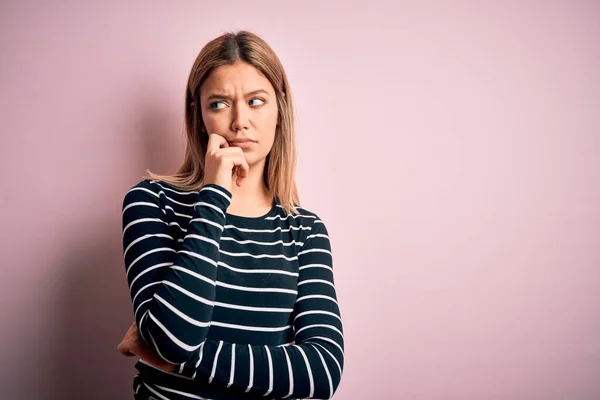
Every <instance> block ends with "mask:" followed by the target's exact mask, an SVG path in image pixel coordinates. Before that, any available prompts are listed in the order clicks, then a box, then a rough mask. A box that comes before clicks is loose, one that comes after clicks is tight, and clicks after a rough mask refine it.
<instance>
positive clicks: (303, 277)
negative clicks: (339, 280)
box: [179, 218, 344, 399]
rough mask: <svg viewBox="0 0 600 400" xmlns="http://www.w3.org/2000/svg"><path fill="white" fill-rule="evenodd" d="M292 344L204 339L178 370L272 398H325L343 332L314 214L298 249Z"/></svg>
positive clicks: (324, 240)
mask: <svg viewBox="0 0 600 400" xmlns="http://www.w3.org/2000/svg"><path fill="white" fill-rule="evenodd" d="M298 259H299V264H300V267H299V278H298V297H297V300H296V304H295V307H294V330H295V344H293V345H281V346H262V345H248V344H236V343H229V342H224V341H213V340H205V341H204V343H203V345H202V347H201V348H200V349H199V351H198V357H196V360H197V361H196V362H193V361H192V360H193V359H192V360H190V361H192V362H188V363H187V364H183V365H182V367H181V368H180V371H179V372H180V373H181V374H183V375H185V376H188V377H191V378H196V375H197V372H198V373H199V374H201V376H203V377H206V376H209V382H212V381H213V380H216V381H219V382H222V383H225V384H227V385H228V386H233V387H238V388H240V387H241V388H246V391H247V392H252V393H257V394H262V395H264V396H266V397H267V398H269V397H271V398H272V397H276V398H282V397H283V398H285V397H291V398H306V397H313V398H319V399H328V398H331V397H332V396H333V394H334V393H335V391H336V389H337V387H338V385H339V383H340V380H341V378H342V371H343V368H344V336H343V327H342V320H341V315H340V308H339V305H338V302H337V296H336V290H335V285H334V275H333V260H332V254H331V246H330V241H329V236H328V233H327V229H326V227H325V225H324V224H323V222H322V221H321V220H320V219H319V218H316V219H315V221H314V224H313V226H312V229H311V232H310V234H309V235H308V237H307V238H306V240H305V242H304V245H303V246H302V248H301V251H300V252H299V253H298Z"/></svg>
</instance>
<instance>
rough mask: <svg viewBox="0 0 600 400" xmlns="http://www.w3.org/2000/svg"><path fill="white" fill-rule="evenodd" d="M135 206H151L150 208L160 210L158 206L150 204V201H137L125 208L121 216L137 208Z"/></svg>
mask: <svg viewBox="0 0 600 400" xmlns="http://www.w3.org/2000/svg"><path fill="white" fill-rule="evenodd" d="M135 206H149V207H154V208H158V209H159V210H160V207H159V206H158V205H156V204H154V203H150V202H149V201H136V202H133V203H129V204H128V205H127V206H125V207H124V208H123V211H122V212H121V214H125V211H127V210H128V209H130V208H131V207H135Z"/></svg>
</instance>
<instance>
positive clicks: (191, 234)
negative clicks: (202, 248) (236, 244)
mask: <svg viewBox="0 0 600 400" xmlns="http://www.w3.org/2000/svg"><path fill="white" fill-rule="evenodd" d="M187 238H192V239H198V240H202V241H203V242H206V243H210V244H212V245H213V246H215V247H217V248H218V247H219V244H218V243H217V242H216V241H214V240H213V239H209V238H207V237H204V236H200V235H196V234H194V233H190V234H189V235H185V236H184V237H183V240H185V239H187Z"/></svg>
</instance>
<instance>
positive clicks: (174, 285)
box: [161, 281, 215, 307]
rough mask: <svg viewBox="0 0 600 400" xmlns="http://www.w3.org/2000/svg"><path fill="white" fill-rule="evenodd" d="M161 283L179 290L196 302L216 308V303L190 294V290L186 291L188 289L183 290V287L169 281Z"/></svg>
mask: <svg viewBox="0 0 600 400" xmlns="http://www.w3.org/2000/svg"><path fill="white" fill-rule="evenodd" d="M161 283H164V284H165V285H169V286H171V287H172V288H175V289H177V290H179V291H180V292H181V293H183V294H185V295H187V296H189V297H191V298H192V299H194V300H196V301H199V302H200V303H204V304H206V305H207V306H211V307H212V306H214V305H215V302H214V301H210V300H208V299H205V298H204V297H200V296H198V295H196V294H194V293H192V292H190V291H188V290H186V289H184V288H182V287H179V286H177V285H176V284H174V283H173V282H169V281H162V282H161Z"/></svg>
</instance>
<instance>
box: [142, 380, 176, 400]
mask: <svg viewBox="0 0 600 400" xmlns="http://www.w3.org/2000/svg"><path fill="white" fill-rule="evenodd" d="M142 383H143V384H144V386H146V387H147V388H148V390H149V391H151V392H152V394H154V395H156V396H158V398H159V399H162V400H169V398H168V397H165V396H163V395H162V394H160V393H158V392H157V391H156V390H154V389H152V388H151V387H150V386H148V384H147V383H146V382H142Z"/></svg>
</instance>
